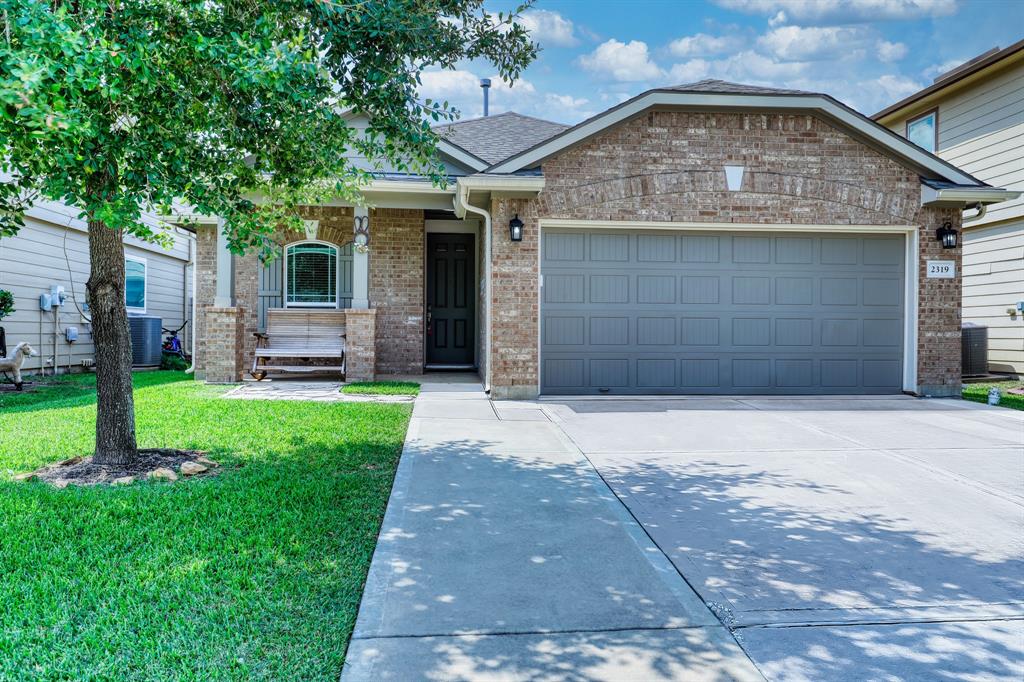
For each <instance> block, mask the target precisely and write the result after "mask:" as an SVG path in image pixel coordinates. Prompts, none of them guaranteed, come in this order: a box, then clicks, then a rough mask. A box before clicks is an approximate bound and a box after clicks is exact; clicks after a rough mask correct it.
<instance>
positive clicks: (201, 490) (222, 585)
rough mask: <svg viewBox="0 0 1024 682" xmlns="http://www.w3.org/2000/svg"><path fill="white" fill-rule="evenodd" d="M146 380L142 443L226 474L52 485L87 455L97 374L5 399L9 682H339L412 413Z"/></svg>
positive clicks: (1, 534)
mask: <svg viewBox="0 0 1024 682" xmlns="http://www.w3.org/2000/svg"><path fill="white" fill-rule="evenodd" d="M228 388H229V387H223V386H220V387H217V386H206V385H203V384H199V383H196V382H194V381H192V380H191V379H190V378H188V377H186V376H185V375H183V374H181V373H175V372H146V373H139V374H136V375H135V397H136V412H137V419H138V421H137V431H138V437H139V446H140V447H176V448H187V449H197V450H206V451H208V452H209V456H210V457H212V458H213V459H215V460H218V461H220V462H221V463H222V464H223V471H222V472H221V473H220V474H219V475H218V476H216V477H213V478H209V479H205V480H199V481H186V482H178V483H175V484H166V483H150V482H142V483H137V484H134V485H132V486H128V487H124V488H120V487H118V488H115V487H108V486H99V487H95V488H75V487H71V488H68V489H65V490H55V489H53V488H52V487H49V486H46V485H45V484H41V483H13V482H10V477H11V476H12V475H13V474H15V473H18V472H22V471H29V470H32V469H35V468H37V467H39V466H42V465H43V464H46V463H48V462H53V461H56V460H60V459H63V458H66V457H70V456H72V455H79V454H89V451H90V449H91V443H92V438H93V428H94V423H95V392H94V388H93V384H92V377H90V376H76V377H72V378H69V379H68V380H66V381H63V382H59V383H55V384H53V385H49V386H46V387H43V388H41V389H40V390H39V391H38V392H35V393H23V394H12V393H3V394H0V595H3V597H2V601H3V602H4V606H3V608H0V679H3V680H6V679H26V678H28V679H37V680H56V679H62V680H64V679H75V680H95V679H104V680H110V679H114V680H167V679H175V680H227V679H232V680H252V679H265V680H283V679H302V680H318V679H319V680H326V679H331V680H336V679H337V678H338V676H339V674H340V672H341V668H342V663H343V657H344V651H345V646H346V643H347V641H348V638H349V635H350V634H351V631H352V628H353V625H354V623H355V617H356V610H357V608H358V605H359V600H360V596H361V593H362V589H363V583H364V580H365V578H366V572H367V569H368V567H369V563H370V559H371V557H372V554H373V549H374V546H375V544H376V538H377V533H378V531H379V529H380V524H381V519H382V518H383V515H384V509H385V507H386V504H387V499H388V495H389V493H390V489H391V483H392V480H393V477H394V472H395V467H396V466H397V462H398V456H399V453H400V452H401V447H402V441H403V439H404V436H405V431H406V428H407V426H408V421H409V415H410V412H411V406H410V405H408V404H405V405H400V404H377V403H313V402H293V401H252V400H223V399H221V398H220V395H221V394H223V393H224V392H225V391H226V390H228Z"/></svg>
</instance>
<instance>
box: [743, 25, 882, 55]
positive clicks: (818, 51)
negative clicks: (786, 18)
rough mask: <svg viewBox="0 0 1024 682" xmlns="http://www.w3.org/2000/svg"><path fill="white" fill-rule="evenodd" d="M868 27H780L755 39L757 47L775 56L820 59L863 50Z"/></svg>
mask: <svg viewBox="0 0 1024 682" xmlns="http://www.w3.org/2000/svg"><path fill="white" fill-rule="evenodd" d="M869 33H870V32H869V30H868V29H865V28H861V27H843V26H809V27H803V26H782V27H779V28H775V29H772V30H771V31H768V33H766V34H764V35H763V36H761V37H760V38H758V39H757V44H758V47H760V48H762V49H763V50H764V51H765V52H767V53H768V54H770V55H772V56H774V57H777V58H778V59H782V60H788V61H795V60H822V59H834V58H838V57H842V56H844V55H849V54H850V53H851V52H852V51H854V50H857V49H863V47H864V45H865V44H866V43H867V42H868V37H869Z"/></svg>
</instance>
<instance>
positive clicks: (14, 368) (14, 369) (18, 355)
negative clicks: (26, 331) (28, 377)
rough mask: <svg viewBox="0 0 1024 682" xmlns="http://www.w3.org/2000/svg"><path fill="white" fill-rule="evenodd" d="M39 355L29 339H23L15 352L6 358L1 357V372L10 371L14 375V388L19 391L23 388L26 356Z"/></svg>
mask: <svg viewBox="0 0 1024 682" xmlns="http://www.w3.org/2000/svg"><path fill="white" fill-rule="evenodd" d="M36 355H39V352H38V351H36V349H35V348H33V347H32V346H30V345H28V341H22V342H21V343H19V344H18V345H17V346H15V347H14V352H13V353H11V354H10V355H8V356H7V357H6V358H0V372H10V373H11V374H13V375H14V388H15V389H16V390H18V391H20V390H21V387H22V384H23V383H24V382H23V381H22V380H21V366H22V364H24V362H25V358H28V357H34V356H36Z"/></svg>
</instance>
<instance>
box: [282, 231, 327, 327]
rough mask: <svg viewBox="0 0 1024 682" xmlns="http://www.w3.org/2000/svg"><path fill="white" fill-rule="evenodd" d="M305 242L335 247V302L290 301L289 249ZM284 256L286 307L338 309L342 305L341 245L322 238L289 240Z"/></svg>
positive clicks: (283, 292) (283, 293)
mask: <svg viewBox="0 0 1024 682" xmlns="http://www.w3.org/2000/svg"><path fill="white" fill-rule="evenodd" d="M303 244H320V245H323V246H329V247H331V248H332V249H334V303H289V301H288V249H290V248H292V247H294V246H301V245H303ZM281 254H282V256H283V258H284V265H283V266H282V268H281V271H282V279H283V280H284V281H283V282H281V302H282V303H283V304H284V307H285V308H330V309H332V310H337V309H338V308H339V306H340V305H341V247H339V246H338V245H337V244H333V243H331V242H325V241H323V240H322V239H303V240H300V241H297V242H289V243H287V244H285V245H284V249H283V250H282V252H281Z"/></svg>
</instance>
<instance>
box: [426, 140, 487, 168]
mask: <svg viewBox="0 0 1024 682" xmlns="http://www.w3.org/2000/svg"><path fill="white" fill-rule="evenodd" d="M437 151H439V152H441V153H442V154H444V155H446V156H450V157H451V158H453V159H455V160H456V161H458V162H459V163H461V164H462V165H464V166H466V167H468V168H472V169H473V170H474V171H476V172H478V173H479V172H480V171H482V170H484V169H485V168H487V162H486V161H484V160H483V159H480V158H477V157H476V156H473V155H472V154H470V153H469V152H467V151H466V150H465V149H463V148H462V147H458V146H456V145H454V144H452V143H451V142H448V141H447V140H445V139H443V138H442V139H441V140H439V141H438V143H437Z"/></svg>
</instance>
